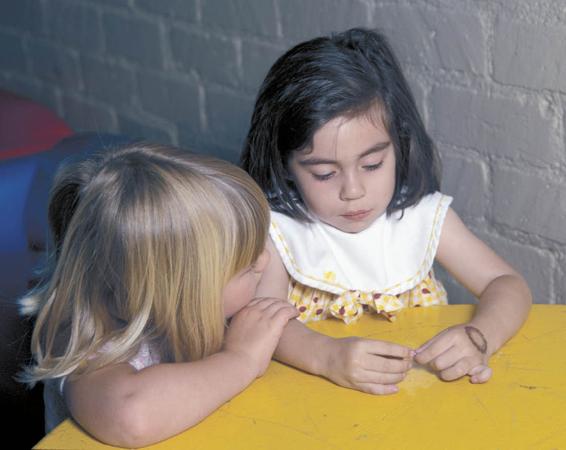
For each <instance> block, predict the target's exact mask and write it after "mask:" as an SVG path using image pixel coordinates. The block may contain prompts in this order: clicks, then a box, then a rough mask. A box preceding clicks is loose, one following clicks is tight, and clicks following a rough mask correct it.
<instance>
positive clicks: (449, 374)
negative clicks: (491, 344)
mask: <svg viewBox="0 0 566 450" xmlns="http://www.w3.org/2000/svg"><path fill="white" fill-rule="evenodd" d="M488 360H489V352H488V345H487V342H486V341H485V338H484V337H483V334H482V333H481V331H480V330H478V329H477V328H476V327H474V326H471V325H470V324H464V325H456V326H454V327H450V328H447V329H446V330H444V331H442V332H440V333H439V334H437V335H436V336H435V337H433V338H432V339H431V340H429V341H428V342H426V343H425V344H424V345H422V346H421V347H420V348H419V349H417V350H416V356H415V361H417V362H418V363H419V364H428V365H429V366H430V367H431V368H432V369H433V370H435V371H436V372H438V376H439V377H440V378H441V379H443V380H445V381H452V380H457V379H458V378H462V377H463V376H465V375H469V376H470V381H471V382H472V383H485V382H486V381H488V380H489V379H490V378H491V375H492V370H491V369H490V368H489V367H488V365H487V364H488Z"/></svg>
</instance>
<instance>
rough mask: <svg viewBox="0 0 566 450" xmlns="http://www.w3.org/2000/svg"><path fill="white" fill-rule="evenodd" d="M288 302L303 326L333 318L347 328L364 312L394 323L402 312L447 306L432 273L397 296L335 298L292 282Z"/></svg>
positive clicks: (351, 294)
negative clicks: (407, 309) (344, 324)
mask: <svg viewBox="0 0 566 450" xmlns="http://www.w3.org/2000/svg"><path fill="white" fill-rule="evenodd" d="M329 273H331V272H329ZM325 276H326V274H325ZM288 299H289V301H290V302H291V303H292V304H293V305H295V307H296V308H297V309H298V310H299V314H300V315H299V320H300V321H301V322H313V321H317V320H323V319H326V318H327V317H329V316H331V317H336V318H337V319H340V320H342V321H344V322H345V323H347V324H348V323H352V322H355V321H356V320H358V319H359V318H360V317H361V315H362V314H363V313H364V312H373V313H377V314H380V315H382V316H384V317H385V318H387V320H390V321H393V320H395V314H396V313H397V312H398V311H400V310H401V309H403V308H414V307H419V306H431V305H446V304H447V303H448V302H447V298H446V290H445V289H444V286H442V283H441V282H440V281H438V280H437V279H436V278H435V276H434V273H433V271H432V270H431V271H430V272H429V273H428V275H427V276H426V277H425V278H424V279H423V281H421V282H420V283H419V284H418V285H416V286H415V287H414V288H412V289H409V290H407V291H405V292H403V293H401V294H397V295H391V294H382V293H379V292H361V291H346V292H344V293H343V294H341V295H336V294H332V293H330V292H325V291H322V290H319V289H315V288H312V287H309V286H306V285H304V284H301V283H299V282H297V281H295V280H292V281H291V283H290V284H289V295H288Z"/></svg>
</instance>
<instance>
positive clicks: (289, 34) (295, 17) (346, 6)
mask: <svg viewBox="0 0 566 450" xmlns="http://www.w3.org/2000/svg"><path fill="white" fill-rule="evenodd" d="M278 3H279V10H280V11H281V27H282V30H283V36H284V37H285V38H289V39H291V40H293V41H294V42H297V41H303V40H306V39H310V38H313V37H317V36H321V35H325V34H329V33H331V32H339V31H344V30H346V29H348V28H351V27H356V26H358V27H359V26H362V27H363V26H366V27H367V26H370V25H371V20H370V19H371V17H370V9H369V6H368V4H367V3H366V2H363V1H361V0H309V1H304V0H278Z"/></svg>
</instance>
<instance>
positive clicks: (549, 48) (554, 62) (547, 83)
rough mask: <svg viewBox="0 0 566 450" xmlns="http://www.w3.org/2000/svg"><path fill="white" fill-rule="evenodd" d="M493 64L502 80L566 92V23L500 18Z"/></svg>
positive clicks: (497, 75)
mask: <svg viewBox="0 0 566 450" xmlns="http://www.w3.org/2000/svg"><path fill="white" fill-rule="evenodd" d="M493 67H494V77H495V79H496V80H497V81H500V82H502V83H506V84H513V85H518V86H524V87H529V88H534V89H554V90H557V91H562V92H566V24H565V26H564V27H551V28H549V27H547V26H543V25H530V24H524V23H509V22H507V21H504V20H499V21H498V23H497V26H496V29H495V48H494V52H493Z"/></svg>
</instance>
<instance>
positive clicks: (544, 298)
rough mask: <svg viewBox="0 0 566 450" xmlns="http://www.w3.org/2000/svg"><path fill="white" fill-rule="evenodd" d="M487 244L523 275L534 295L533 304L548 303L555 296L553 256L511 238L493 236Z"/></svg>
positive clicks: (487, 240) (488, 239) (486, 240)
mask: <svg viewBox="0 0 566 450" xmlns="http://www.w3.org/2000/svg"><path fill="white" fill-rule="evenodd" d="M485 242H486V243H487V244H488V245H489V246H490V247H491V248H492V249H493V250H494V251H495V252H496V253H497V254H498V255H500V256H501V257H502V258H503V259H505V260H506V261H507V262H508V263H509V264H511V266H513V268H514V269H515V270H517V272H519V273H520V274H521V275H523V277H524V278H525V280H526V281H527V284H528V285H529V288H530V289H531V292H532V294H533V302H535V303H548V301H549V299H550V298H551V297H552V295H553V294H552V290H551V287H552V285H553V282H552V277H553V273H554V267H555V261H554V257H553V256H552V254H550V253H549V252H547V251H544V250H540V249H537V248H534V247H530V246H526V245H523V244H521V243H518V242H514V241H513V240H512V239H509V238H505V239H503V238H500V237H493V236H491V237H488V238H486V239H485Z"/></svg>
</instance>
